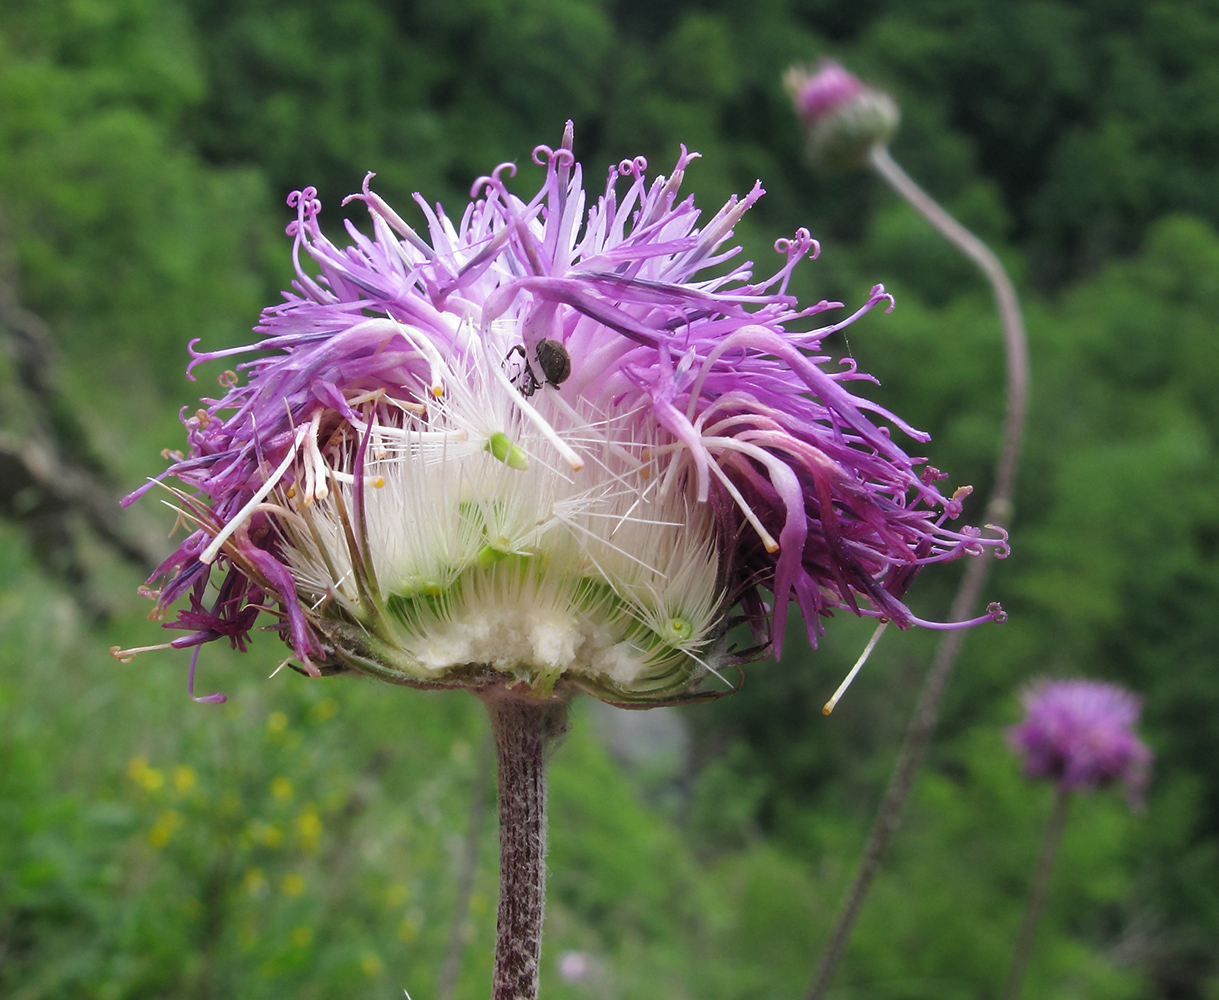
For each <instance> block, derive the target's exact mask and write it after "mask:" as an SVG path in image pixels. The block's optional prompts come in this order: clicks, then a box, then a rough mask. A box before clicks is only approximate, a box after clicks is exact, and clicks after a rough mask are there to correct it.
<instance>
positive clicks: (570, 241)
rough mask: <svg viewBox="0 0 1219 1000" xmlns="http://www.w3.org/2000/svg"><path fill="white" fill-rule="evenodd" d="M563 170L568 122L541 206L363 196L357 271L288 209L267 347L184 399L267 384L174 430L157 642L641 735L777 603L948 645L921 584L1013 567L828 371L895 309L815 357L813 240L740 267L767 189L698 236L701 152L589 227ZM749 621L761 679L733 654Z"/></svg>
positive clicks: (840, 374) (819, 618) (311, 201)
mask: <svg viewBox="0 0 1219 1000" xmlns="http://www.w3.org/2000/svg"><path fill="white" fill-rule="evenodd" d="M571 145H572V136H571V129H570V125H569V127H568V130H567V132H566V133H565V136H564V141H563V143H562V145H561V146H560V147H559V148H558V149H550V148H548V147H545V146H540V147H538V148H537V149H536V150H535V151H534V161H535V162H536V163H537V164H539V165H541V166H543V167H544V168H545V179H544V181H543V183H542V187H541V190H540V191H539V192H538V193H537V194H536V195H535V196H534V197H532V198H531V199H529V200H528V201H524V200H522V199H521V198H519V197H517V196H516V195H514V194H512V193H510V192H509V190H508V188H507V187H506V185H505V182H504V177H505V175H508V176H511V175H512V174H513V173H514V172H515V169H514V168H513V167H512V166H511V165H509V164H505V165H502V166H500V167H499V168H497V169H496V170H495V171H494V172H493V173H492V174H491V175H490V176H488V177H482V178H480V179H479V180H478V181H477V182H476V184H475V186H474V191H473V194H472V197H473V198H474V200H473V201H472V202H471V203H470V204H468V205H467V206H465V208H464V209H463V211H462V213H461V215H460V216H459V217H458V218H456V219H455V220H454V219H452V218H450V217H448V216H446V215H445V214H444V213H443V210H442V209H441V208H440V207H439V206H436V207H435V208H433V207H432V206H430V205H429V204H428V203H427V202H425V201H424V200H423V199H422V198H420V197H419V196H416V201H417V203H418V205H419V208H420V210H421V211H422V213H423V216H424V218H425V219H426V222H427V238H426V239H425V238H424V237H423V236H421V235H420V234H419V233H417V232H416V231H415V230H414V229H413V228H411V227H410V226H409V225H408V224H407V223H406V222H405V221H404V220H403V219H402V218H401V217H400V216H399V215H398V214H397V213H396V212H395V211H394V210H393V209H392V208H390V206H389V205H388V204H386V203H385V202H384V201H383V200H382V199H381V198H380V197H379V196H378V195H377V194H375V193H374V192H373V191H372V190H371V188H370V187H369V186H368V182H367V181H366V182H365V185H364V190H363V192H362V193H361V194H358V195H353V196H352V198H349V199H348V201H358V202H361V203H362V204H363V206H364V207H365V208H366V209H367V210H368V212H369V213H370V215H371V222H372V227H371V228H372V232H371V235H366V234H365V233H363V232H361V231H360V230H359V229H357V228H356V227H355V226H354V225H352V224H351V223H350V222H348V223H347V237H348V239H349V241H350V243H349V244H348V245H347V246H338V245H336V244H334V243H332V242H331V241H330V240H329V239H328V238H327V237H326V236H325V235H323V233H322V231H321V228H320V227H319V225H318V213H319V211H320V209H321V206H320V204H319V202H317V201H316V200H315V197H314V195H315V192H314V191H313V189H311V188H309V189H306V190H305V191H303V192H294V193H293V195H292V196H291V197H290V199H289V204H290V205H292V206H293V207H295V208H296V210H297V219H296V221H295V222H293V223H292V225H291V226H289V228H288V232H289V234H290V235H291V236H292V237H293V238H294V241H295V243H294V254H295V257H296V271H297V277H296V280H295V281H294V282H293V290H292V291H290V292H286V293H285V300H286V301H285V302H284V303H283V304H281V305H278V306H275V307H272V308H270V309H268V310H266V311H265V312H264V313H263V316H262V322H261V324H260V325H259V326H258V328H257V330H258V332H259V333H261V334H262V339H261V340H259V341H257V342H256V343H254V344H252V345H250V346H248V347H241V348H235V349H231V350H220V351H212V352H196V351H194V348H193V344H192V354H193V356H194V360H193V361H192V362H191V367H192V368H193V367H194V366H195V364H197V363H199V362H203V361H211V360H215V359H221V358H227V357H232V356H239V355H243V354H246V355H248V354H251V353H254V354H255V357H254V358H253V359H251V360H248V361H244V362H241V363H239V364H237V365H236V371H229V372H226V373H224V375H222V376H221V379H220V381H221V385H222V386H223V387H224V389H225V392H224V394H223V395H222V397H221V398H220V399H205V400H204V401H203V404H204V405H203V407H202V408H200V409H198V410H196V411H195V412H193V413H191V412H187V411H184V413H183V422H184V423H185V425H186V429H187V438H188V441H189V444H190V450H189V454H188V455H186V456H185V457H178V458H177V460H175V461H174V462H173V463H172V464H171V465H170V467H169V468H168V469H167V470H166V471H165V472H164V473H163V474H162V476H161V477H158V478H161V479H163V478H164V477H165V476H169V475H172V476H174V477H176V478H177V479H178V481H179V482H180V483H182V484H183V486H184V487H185V488H184V489H180V490H175V491H174V492H175V494H176V496H177V500H178V503H179V505H180V509H181V511H182V518H183V519H184V521H185V522H186V523H187V524H188V525H189V526H190V528H191V533H190V534H189V536H188V537H187V538H186V540H185V541H184V542H182V544H181V545H180V546H179V548H178V550H177V551H176V552H175V553H174V554H173V555H172V556H170V557H169V558H168V559H167V560H166V561H165V562H164V563H163V564H162V565H161V566H160V567H159V568H158V570H157V571H156V572H155V573H154V575H153V577H152V579H151V580H150V581H149V583H150V584H153V585H157V587H158V589H156V590H154V591H151V592H150V593H151V596H154V597H155V598H156V600H157V604H158V608H159V609H162V610H165V609H168V608H169V606H170V605H171V604H173V603H174V602H175V601H177V600H178V599H179V598H181V597H184V596H185V597H189V599H190V600H189V604H190V607H189V609H188V610H183V611H181V612H180V613H179V614H178V617H177V618H176V619H175V620H174V621H172V622H169V623H167V624H166V626H165V627H167V628H175V629H182V630H184V631H186V633H187V634H186V635H184V636H182V637H180V638H178V639H177V640H175V642H174V643H172V645H174V646H177V647H179V648H180V647H194V649H195V653H196V654H197V653H198V648H199V646H200V645H201V644H203V643H206V642H210V641H212V640H214V639H219V638H227V639H229V641H230V642H231V643H232V644H233V645H235V646H242V645H243V644H244V642H245V639H246V637H247V635H248V632H249V630H250V628H251V627H252V625H253V619H254V618H255V617H257V616H258V615H259V614H260V613H262V614H268V615H269V616H270V617H271V619H272V621H273V622H274V624H273V626H272V627H273V628H274V629H275V630H277V631H278V632H279V633H280V634H281V636H282V637H283V639H284V640H285V641H286V642H287V644H288V645H289V647H290V648H291V651H292V654H293V656H294V657H295V659H296V660H297V661H298V663H297V665H296V669H298V670H301V671H303V672H305V673H309V674H313V675H317V674H319V673H333V672H340V671H359V672H364V673H369V674H373V675H375V676H378V677H381V678H383V679H385V680H389V681H393V682H397V683H404V684H413V685H418V686H475V687H478V686H486V685H489V684H515V685H523V686H526V687H528V688H529V689H530V690H532V691H533V692H534V693H535V694H539V695H544V694H546V693H547V692H549V691H551V690H553V689H554V688H555V686H556V685H559V684H563V685H569V686H576V687H580V688H583V689H585V690H588V691H591V692H592V693H594V694H596V695H598V696H599V697H602V698H605V699H606V700H609V701H613V702H630V703H645V704H651V703H656V702H659V701H664V700H667V699H671V698H673V697H675V696H680V695H682V694H683V692H686V691H687V689H689V688H690V687H691V686H693V685H695V684H697V683H698V682H699V681H701V680H703V679H705V678H706V677H707V675H708V674H717V675H718V671H719V670H720V669H721V668H722V667H725V666H732V665H734V664H736V663H739V662H742V661H743V660H744V659H746V658H747V657H750V656H753V655H757V653H758V652H759V651H760V650H763V649H766V648H773V650H774V652H775V654H776V655H778V653H779V651H780V643H781V639H782V636H783V628H784V622H785V619H786V616H787V609H788V605H789V602H792V601H794V602H795V603H796V604H797V605H798V607H799V609H800V611H801V612H802V613H803V615H804V618H805V623H806V627H807V631H808V636H809V638H810V640H812V641H813V642H814V643H815V642H816V640H817V638H818V636H819V635H820V634H821V631H822V625H823V622H824V620H825V619H826V618H828V617H830V616H831V615H832V614H833V613H834V612H835V611H836V610H839V609H846V610H849V611H851V612H853V613H855V614H860V615H870V616H873V617H876V618H879V619H886V620H890V621H893V622H894V623H896V624H897V625H898V626H899V627H901V628H908V627H910V626H912V625H916V624H920V625H930V624H932V623H928V622H923V621H921V620H920V619H918V618H916V617H915V616H914V615H913V614H912V613H911V611H910V610H909V609H908V608H907V607H906V605H905V604H904V603H903V601H902V598H903V595H904V594H905V592H906V589H907V588H908V587H909V586H910V583H911V581H912V580H913V578H914V576H915V574H916V573H917V572H918V571H919V569H920V568H921V567H923V566H925V565H927V564H928V563H932V562H944V561H948V560H952V559H956V558H957V557H959V556H962V555H980V554H982V553H983V552H984V550H986V549H993V550H994V551H995V552H996V554H999V555H1003V554H1005V553H1006V540H1005V538H1004V537H1003V536H1002V533H1001V532H995V533H993V537H987V538H984V537H983V536H982V532H981V531H980V530H979V529H977V528H971V527H961V528H953V527H950V526H949V524H948V522H949V521H950V520H952V519H954V518H956V517H958V516H959V515H960V513H961V499H962V497H963V496H964V495H965V494H966V493H968V490H967V489H962V490H959V491H957V493H955V494H953V495H952V496H951V497H945V496H944V495H943V494H941V493H940V491H939V490H938V489H937V487H936V485H935V484H936V482H937V480H939V479H941V478H942V476H941V474H940V473H938V472H937V471H936V470H935V469H933V468H931V467H929V466H924V465H923V463H924V461H925V460H924V459H921V458H911V457H910V456H908V455H907V454H906V453H905V451H903V450H902V449H901V447H899V446H898V444H897V443H896V442H895V441H894V440H893V435H892V432H891V431H892V430H896V431H898V432H900V433H902V434H904V435H905V436H907V437H908V438H910V439H912V440H914V441H916V442H920V443H921V442H924V441H926V440H927V435H925V434H923V433H921V432H919V431H916V430H914V429H913V428H911V427H910V426H909V425H907V424H906V423H905V422H903V421H902V420H900V419H899V418H898V417H896V416H894V415H893V414H891V413H889V412H888V411H886V410H884V409H883V408H881V407H880V406H878V405H877V404H875V403H873V402H871V401H870V400H868V399H866V398H864V397H861V396H856V395H854V394H852V393H851V392H850V391H849V389H848V385H849V384H850V383H852V382H856V381H860V380H865V381H874V380H871V379H869V378H868V377H867V376H865V375H862V374H860V373H859V372H857V371H856V370H855V366H854V364H853V363H851V362H849V361H847V362H844V363H842V364H839V365H836V366H835V365H833V364H832V362H831V359H830V358H829V357H828V356H826V355H825V354H824V353H822V349H821V344H822V341H823V340H824V339H825V338H826V337H827V336H828V335H830V334H832V333H834V332H836V331H838V330H840V329H842V328H843V327H845V326H846V325H847V324H848V323H850V322H851V321H853V320H854V319H856V318H857V317H858V316H860V315H862V314H863V313H865V312H867V311H868V310H870V309H871V308H872V307H873V306H875V305H877V304H878V303H887V304H889V305H890V307H891V299H890V296H889V295H888V294H887V293H886V292H885V290H884V288H883V287H882V286H880V285H877V286H876V287H875V288H874V289H873V290H872V294H871V295H870V296H869V297H868V299H867V301H866V302H865V303H864V304H863V306H862V307H861V308H860V309H858V310H857V311H856V312H855V313H854V314H853V315H851V316H849V317H847V318H846V319H844V320H841V321H839V322H837V323H834V324H831V325H828V326H823V327H819V328H814V329H811V330H809V329H806V327H807V326H808V325H809V322H808V321H809V320H810V319H812V318H813V317H815V316H818V315H819V314H821V313H822V312H825V311H826V310H828V309H833V308H841V305H840V304H839V303H831V302H819V303H817V304H816V305H813V306H811V307H808V308H804V309H801V308H800V307H799V306H798V305H797V303H796V300H795V299H794V298H793V297H792V296H790V295H788V294H787V293H786V288H787V283H788V280H789V278H790V275H791V272H792V269H793V268H794V267H795V266H796V264H797V263H798V262H799V261H800V260H801V259H802V258H804V257H806V256H816V253H817V244H816V242H815V241H814V240H813V239H812V238H811V237H810V236H809V234H808V233H807V232H806V231H804V230H799V231H798V232H797V233H796V235H795V237H794V238H791V239H781V240H779V241H777V242H776V244H775V249H776V250H777V251H778V252H779V253H780V254H781V255H782V264H781V266H780V267H779V269H778V271H777V272H776V273H774V274H773V275H771V276H770V277H767V278H765V279H763V280H760V281H755V280H754V279H753V277H752V272H751V270H750V266H751V265H750V264H748V263H739V262H738V263H733V264H729V263H728V262H729V261H731V260H732V259H733V258H734V257H735V256H736V254H737V252H738V249H739V248H733V247H731V246H727V247H726V246H725V244H726V242H727V241H728V240H730V238H731V237H732V233H733V228H734V227H735V226H736V224H737V222H738V221H739V220H740V219H741V217H742V216H743V215H744V214H745V212H746V211H747V210H748V209H749V208H750V207H751V206H752V205H753V204H754V202H755V201H757V199H758V198H759V197H761V195H762V193H763V192H762V188H761V187H760V185H755V187H754V188H753V190H751V191H750V192H749V194H748V195H747V196H746V197H744V198H743V199H737V198H736V197H733V198H732V199H731V200H730V201H729V202H728V204H727V205H725V206H724V207H723V208H722V209H721V210H720V211H719V212H718V213H717V214H716V215H715V216H714V217H712V218H711V219H709V220H707V221H706V222H705V223H703V224H701V225H700V224H699V220H700V215H699V211H698V210H697V209H696V208H695V206H694V200H693V198H690V197H687V198H684V199H682V198H679V196H678V190H679V188H680V187H681V184H682V182H683V180H684V178H685V173H686V170H687V168H688V167H689V166H690V164H691V162H692V161H693V160H694V159H695V157H696V155H697V154H692V153H687V152H686V150H685V149H684V147H683V149H682V152H681V156H680V157H679V158H678V161H677V164H676V166H675V167H674V169H673V172H672V174H671V175H670V176H669V177H667V178H666V177H663V176H662V177H658V178H656V179H655V180H653V181H652V182H651V183H649V182H648V181H647V179H646V178H645V174H644V172H645V169H646V163H645V162H644V161H643V160H642V159H636V160H625V161H623V162H622V163H621V164H618V165H617V166H615V167H612V168H611V169H610V171H609V179H608V182H607V183H606V186H605V188H604V191H603V193H601V194H600V195H599V196H597V197H596V198H595V200H594V201H593V202H592V204H589V203H588V198H587V196H586V194H585V191H584V187H583V184H582V176H581V169H580V167H579V165H578V164H576V162H575V160H574V157H573V156H572V152H571ZM371 176H372V175H369V178H370V179H371ZM624 183H625V186H626V190H625V192H621V191H620V190H619V187H620V185H622V184H624ZM302 256H304V257H306V258H307V259H308V260H309V262H310V264H311V266H310V267H306V266H305V263H304V262H302V259H301V258H302ZM238 373H241V374H238ZM243 376H244V377H243ZM920 466H921V468H920ZM147 488H148V487H144V488H143V489H141V490H138V491H137V492H136V493H135V494H133V495H132V496H131V497H129V498H128V501H127V502H130V500H133V499H134V498H135V497H136V496H138V495H139V494H140V493H143V492H144V490H146V489H147ZM217 574H219V580H218V581H217V582H218V583H219V586H218V588H214V589H209V580H213V579H214V578H215V577H216V575H217ZM734 608H735V609H739V612H738V615H739V616H738V617H737V618H733V617H731V612H732V611H733V609H734ZM1001 614H1002V612H1001V611H1000V610H999V609H998V607H997V606H995V607H993V608H992V609H991V610H990V612H989V613H988V615H987V616H984V617H983V618H981V619H977V620H978V621H986V620H989V619H991V618H1000V617H1001ZM736 621H743V622H746V623H747V624H748V625H749V626H750V627H751V628H752V630H753V635H754V639H755V643H756V644H755V646H754V648H752V649H751V650H748V651H741V652H736V653H733V652H729V651H727V650H726V649H725V648H724V646H725V638H724V636H725V633H726V631H727V630H728V628H729V626H730V625H732V624H733V623H734V622H736ZM957 624H959V625H966V624H972V623H957ZM933 627H956V626H933ZM132 652H133V651H130V650H128V651H119V655H123V656H126V655H130V654H131V653H132Z"/></svg>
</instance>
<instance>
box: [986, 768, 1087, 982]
mask: <svg viewBox="0 0 1219 1000" xmlns="http://www.w3.org/2000/svg"><path fill="white" fill-rule="evenodd" d="M1070 801H1071V791H1070V789H1067V788H1064V787H1063V786H1062V785H1059V786H1058V787H1057V789H1056V790H1055V792H1054V806H1053V808H1052V809H1051V810H1050V818H1049V821H1048V822H1047V823H1046V825H1045V836H1044V837H1043V838H1042V841H1041V854H1040V856H1039V857H1038V858H1037V867H1036V868H1034V869H1033V883H1032V885H1030V886H1029V896H1028V899H1027V900H1025V903H1024V917H1023V918H1022V919H1021V921H1020V934H1019V935H1018V936H1017V938H1016V950H1015V951H1014V952H1013V953H1012V967H1011V970H1010V971H1009V972H1008V974H1007V985H1006V986H1005V987H1004V988H1003V1000H1019V997H1020V987H1021V986H1022V985H1024V973H1025V970H1026V969H1027V968H1028V965H1029V959H1030V958H1032V957H1033V943H1034V941H1035V940H1036V938H1037V925H1038V924H1040V923H1041V915H1042V914H1043V913H1044V912H1045V901H1046V897H1047V896H1048V895H1049V891H1050V873H1051V872H1052V871H1053V870H1054V861H1055V859H1057V857H1058V848H1059V846H1060V845H1061V844H1062V832H1063V830H1065V829H1066V826H1067V806H1068V804H1069V803H1070Z"/></svg>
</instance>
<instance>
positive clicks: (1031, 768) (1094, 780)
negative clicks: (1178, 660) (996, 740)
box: [1007, 680, 1152, 806]
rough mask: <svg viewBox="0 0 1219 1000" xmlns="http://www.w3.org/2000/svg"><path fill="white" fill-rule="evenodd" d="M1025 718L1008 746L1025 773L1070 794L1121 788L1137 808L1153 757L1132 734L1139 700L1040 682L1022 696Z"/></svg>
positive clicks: (1112, 688) (1091, 686) (1107, 690)
mask: <svg viewBox="0 0 1219 1000" xmlns="http://www.w3.org/2000/svg"><path fill="white" fill-rule="evenodd" d="M1023 701H1024V708H1025V716H1024V721H1023V722H1021V723H1020V724H1019V725H1016V726H1012V727H1011V728H1010V729H1009V730H1008V732H1007V736H1008V741H1009V742H1010V743H1011V745H1012V748H1013V749H1014V750H1015V751H1016V752H1017V753H1019V754H1020V755H1021V756H1022V757H1023V758H1024V773H1025V774H1027V775H1029V776H1030V777H1033V778H1046V779H1048V780H1050V781H1054V782H1057V783H1058V784H1059V785H1060V786H1061V787H1062V788H1064V789H1067V790H1069V791H1079V790H1091V789H1093V788H1103V787H1105V786H1107V785H1110V784H1112V783H1113V782H1115V781H1121V782H1122V783H1124V784H1125V786H1126V789H1127V792H1128V796H1129V799H1130V802H1131V805H1132V806H1134V805H1138V804H1139V803H1141V802H1142V798H1143V793H1144V791H1145V790H1146V787H1147V780H1148V773H1149V769H1150V766H1151V760H1152V753H1151V751H1150V750H1149V749H1148V748H1147V746H1146V744H1144V743H1143V741H1142V740H1140V739H1139V738H1138V736H1137V735H1136V734H1135V731H1134V726H1135V723H1136V722H1137V721H1138V718H1139V711H1140V708H1141V706H1140V704H1139V699H1138V698H1137V697H1135V696H1134V695H1133V694H1131V693H1130V692H1129V691H1126V690H1125V689H1123V688H1120V687H1118V686H1116V685H1114V684H1103V683H1101V682H1099V681H1081V680H1072V681H1048V680H1047V681H1041V682H1039V683H1037V684H1035V685H1034V686H1033V687H1031V688H1029V689H1028V690H1027V691H1026V692H1025V693H1024V696H1023Z"/></svg>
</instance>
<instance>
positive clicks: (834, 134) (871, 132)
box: [784, 59, 901, 170]
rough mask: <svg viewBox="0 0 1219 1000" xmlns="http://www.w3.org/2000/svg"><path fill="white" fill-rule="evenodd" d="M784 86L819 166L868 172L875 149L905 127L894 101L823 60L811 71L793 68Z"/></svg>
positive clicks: (812, 156)
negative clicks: (867, 168)
mask: <svg viewBox="0 0 1219 1000" xmlns="http://www.w3.org/2000/svg"><path fill="white" fill-rule="evenodd" d="M784 84H785V85H786V87H787V92H788V93H789V94H790V95H791V99H792V104H793V106H794V107H795V109H796V114H797V115H798V116H799V117H800V121H801V122H803V123H804V128H805V131H806V133H807V136H808V155H809V158H810V159H811V160H812V161H813V162H814V163H816V164H818V165H819V166H823V167H828V168H830V169H837V170H845V169H850V168H853V167H859V166H863V165H864V163H865V162H866V161H867V158H868V155H869V154H870V153H871V151H872V149H873V147H875V146H878V145H885V144H887V143H888V142H889V140H890V139H892V138H893V133H894V132H895V131H896V130H897V125H898V122H899V121H901V112H900V111H899V110H898V107H897V104H896V103H895V102H894V100H893V98H892V97H890V96H889V95H888V94H886V93H884V92H883V91H880V90H877V89H876V88H874V87H869V86H868V85H867V84H866V83H864V82H863V81H862V80H860V79H859V78H858V77H857V76H855V75H854V74H852V73H848V72H847V71H846V70H845V69H843V67H842V66H840V65H839V64H838V63H836V62H834V60H832V59H821V60H819V61H818V63H817V65H816V67H814V68H811V69H810V68H807V67H804V66H792V67H791V68H790V69H789V70H788V71H787V74H786V76H785V77H784Z"/></svg>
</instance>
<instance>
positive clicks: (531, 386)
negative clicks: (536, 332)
mask: <svg viewBox="0 0 1219 1000" xmlns="http://www.w3.org/2000/svg"><path fill="white" fill-rule="evenodd" d="M514 354H519V355H520V356H521V357H522V358H524V359H525V367H524V368H523V369H521V370H520V371H519V372H517V373H516V375H514V376H513V378H512V384H513V385H514V386H516V387H517V388H518V389H519V390H520V392H521V395H522V396H532V395H533V394H534V393H535V392H537V391H538V390H539V389H540V388H541V387H542V386H544V385H562V384H563V383H564V382H566V381H567V378H568V376H569V375H571V355H569V354H568V353H567V348H566V347H564V346H563V345H562V344H560V343H559V342H558V341H557V340H545V339H544V340H539V341H538V356H537V362H538V367H539V368H541V369H542V378H540V379H539V378H538V377H537V374H536V373H535V372H534V370H533V366H532V365H531V364H530V363H529V355H528V354H527V353H526V351H525V345H524V344H517V345H516V346H515V347H514V348H512V350H510V351H509V352H508V357H507V358H505V359H504V360H505V361H507V360H508V358H510V357H512V355H514Z"/></svg>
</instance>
